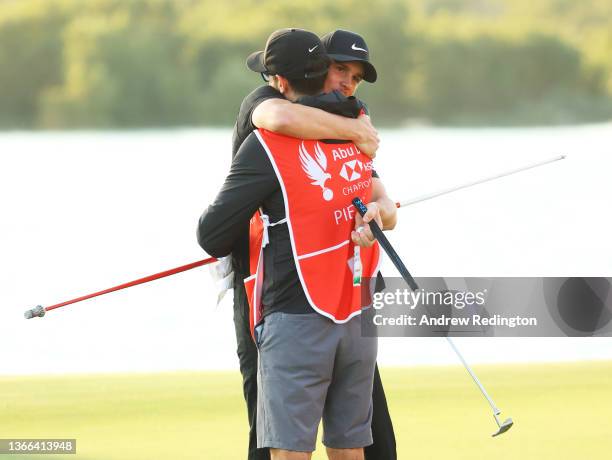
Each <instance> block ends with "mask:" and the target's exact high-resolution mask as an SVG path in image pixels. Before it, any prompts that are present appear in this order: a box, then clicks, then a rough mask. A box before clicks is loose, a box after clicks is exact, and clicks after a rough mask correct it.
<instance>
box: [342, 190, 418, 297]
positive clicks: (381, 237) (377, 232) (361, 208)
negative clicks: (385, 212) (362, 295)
mask: <svg viewBox="0 0 612 460" xmlns="http://www.w3.org/2000/svg"><path fill="white" fill-rule="evenodd" d="M352 203H353V205H354V206H355V208H356V209H357V212H359V214H360V215H361V217H363V216H364V215H365V213H366V212H368V208H367V207H366V205H365V204H363V201H361V198H359V197H355V198H353V201H352ZM368 224H369V225H370V230H372V233H373V234H374V236H375V237H376V239H377V240H378V243H379V244H380V245H381V246H382V248H383V249H384V250H385V252H386V253H387V255H388V256H389V258H390V259H391V262H393V265H395V268H397V270H398V271H399V272H400V274H401V275H402V278H404V281H406V283H408V286H410V289H412V290H413V291H416V290H417V289H419V285H418V284H417V283H416V281H415V280H414V278H413V277H412V275H411V274H410V272H409V271H408V269H407V268H406V266H405V265H404V263H403V262H402V259H400V256H399V255H398V254H397V252H395V249H393V246H391V243H390V242H389V240H388V239H387V237H386V236H385V234H384V233H383V231H382V229H381V228H380V227H379V226H378V224H377V223H376V221H374V220H372V221H370V222H368Z"/></svg>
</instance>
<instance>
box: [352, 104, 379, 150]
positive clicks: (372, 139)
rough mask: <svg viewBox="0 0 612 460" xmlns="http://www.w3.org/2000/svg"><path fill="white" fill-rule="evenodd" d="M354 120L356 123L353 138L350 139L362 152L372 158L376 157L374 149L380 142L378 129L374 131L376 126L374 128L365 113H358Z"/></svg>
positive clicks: (376, 148)
mask: <svg viewBox="0 0 612 460" xmlns="http://www.w3.org/2000/svg"><path fill="white" fill-rule="evenodd" d="M355 121H356V123H357V125H356V126H357V128H356V131H355V138H354V139H351V140H352V141H353V142H354V143H355V145H356V146H357V148H358V149H359V150H361V152H362V153H364V154H365V155H367V156H368V157H370V158H371V159H372V160H373V159H374V157H376V151H377V150H378V144H379V143H380V139H379V138H378V131H376V128H374V126H373V125H372V122H371V121H370V117H369V116H367V115H360V116H359V118H357V119H356V120H355Z"/></svg>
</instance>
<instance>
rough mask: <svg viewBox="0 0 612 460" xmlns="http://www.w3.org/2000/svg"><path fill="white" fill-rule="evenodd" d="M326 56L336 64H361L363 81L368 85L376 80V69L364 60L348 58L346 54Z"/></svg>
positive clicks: (353, 57)
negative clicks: (355, 62) (353, 62)
mask: <svg viewBox="0 0 612 460" xmlns="http://www.w3.org/2000/svg"><path fill="white" fill-rule="evenodd" d="M328 56H329V57H330V58H331V59H333V60H334V61H338V62H349V61H358V62H361V63H362V64H363V72H364V75H363V79H364V80H365V81H367V82H369V83H374V82H375V81H376V79H377V78H378V74H377V73H376V69H375V68H374V66H373V65H372V64H371V63H370V61H366V60H365V59H359V58H357V57H355V56H350V55H348V54H328Z"/></svg>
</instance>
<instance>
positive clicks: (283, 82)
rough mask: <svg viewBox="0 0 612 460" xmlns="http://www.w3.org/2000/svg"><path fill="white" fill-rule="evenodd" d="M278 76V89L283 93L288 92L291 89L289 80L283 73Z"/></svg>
mask: <svg viewBox="0 0 612 460" xmlns="http://www.w3.org/2000/svg"><path fill="white" fill-rule="evenodd" d="M276 78H277V81H278V88H277V89H278V91H279V92H280V93H281V94H287V91H289V82H288V81H287V79H286V78H285V77H283V76H281V75H277V76H276Z"/></svg>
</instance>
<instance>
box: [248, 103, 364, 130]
mask: <svg viewBox="0 0 612 460" xmlns="http://www.w3.org/2000/svg"><path fill="white" fill-rule="evenodd" d="M253 124H254V125H255V126H257V127H258V128H264V129H267V130H269V131H273V132H277V133H280V134H285V135H287V136H292V137H298V138H300V139H347V140H358V139H357V138H360V136H361V134H360V133H359V132H358V128H359V124H358V123H357V122H356V121H355V120H354V119H352V118H346V117H342V116H340V115H334V114H331V113H328V112H325V111H324V110H321V109H317V108H314V107H308V106H305V105H300V104H294V103H292V102H290V101H287V100H283V99H268V100H267V101H264V102H262V103H261V104H259V106H257V108H255V110H254V111H253Z"/></svg>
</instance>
